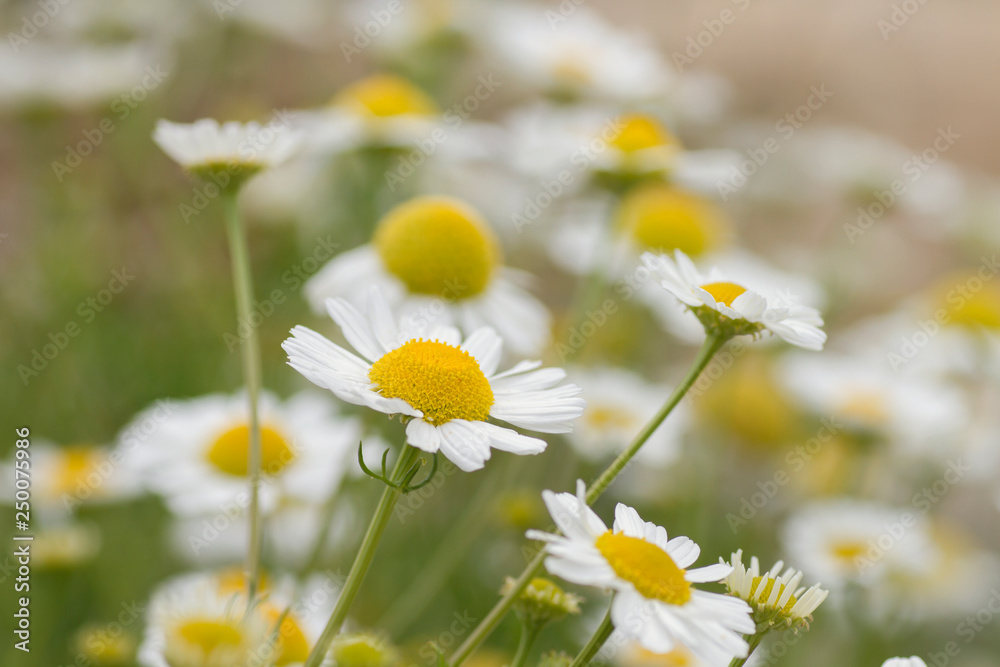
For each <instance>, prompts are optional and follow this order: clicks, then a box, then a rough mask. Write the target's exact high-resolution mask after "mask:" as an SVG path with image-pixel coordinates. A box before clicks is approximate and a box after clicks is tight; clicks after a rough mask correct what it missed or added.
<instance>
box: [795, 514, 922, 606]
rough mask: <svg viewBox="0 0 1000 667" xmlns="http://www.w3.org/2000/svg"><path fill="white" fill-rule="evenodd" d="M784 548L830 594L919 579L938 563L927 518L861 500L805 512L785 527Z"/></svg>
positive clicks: (796, 515)
mask: <svg viewBox="0 0 1000 667" xmlns="http://www.w3.org/2000/svg"><path fill="white" fill-rule="evenodd" d="M782 542H783V544H784V547H785V550H786V551H787V552H788V554H789V555H790V556H791V557H792V558H794V559H795V562H796V563H799V564H801V565H802V569H803V571H804V572H806V574H808V575H809V576H810V577H813V578H815V579H819V580H822V581H823V582H824V583H825V584H828V585H829V586H830V587H831V588H842V587H843V586H845V585H846V584H848V583H850V582H856V583H860V584H862V585H866V586H868V585H873V584H876V583H878V582H880V581H884V580H885V579H886V578H887V577H891V576H900V575H904V576H920V575H921V574H923V573H926V572H928V571H929V569H930V568H931V567H932V566H933V564H934V562H935V560H936V559H935V555H934V554H935V547H934V545H933V543H932V541H931V539H930V535H929V532H928V524H927V521H925V520H924V517H922V516H919V515H917V514H916V513H915V512H913V511H908V510H905V509H894V508H891V507H884V506H881V505H877V504H874V503H866V502H863V501H859V500H848V499H841V500H830V501H824V502H820V503H814V504H812V505H807V506H806V507H803V508H802V509H801V510H799V511H798V512H797V513H796V514H794V515H793V516H792V517H791V518H790V519H789V520H788V522H787V523H786V524H785V526H784V529H783V531H782Z"/></svg>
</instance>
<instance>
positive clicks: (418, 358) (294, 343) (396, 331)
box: [282, 289, 584, 471]
mask: <svg viewBox="0 0 1000 667" xmlns="http://www.w3.org/2000/svg"><path fill="white" fill-rule="evenodd" d="M327 308H328V310H329V312H330V315H331V317H332V318H333V319H334V321H335V322H336V323H337V324H338V325H339V326H340V328H341V330H342V331H343V334H344V337H345V338H346V339H347V341H348V342H349V343H350V344H351V346H352V347H353V348H354V349H355V350H357V352H358V354H360V355H361V356H360V357H359V356H356V355H354V354H352V353H350V352H348V351H347V350H345V349H344V348H342V347H340V346H339V345H335V344H334V343H332V342H330V341H329V340H327V339H326V338H324V337H323V336H321V335H319V334H318V333H316V332H314V331H312V330H310V329H307V328H306V327H301V326H299V327H295V328H294V329H292V337H291V338H289V339H288V340H286V341H285V342H284V344H283V345H282V347H284V349H285V351H286V352H287V353H288V363H289V365H291V366H292V367H293V368H295V369H296V370H297V371H299V372H300V373H302V375H304V376H305V377H306V378H307V379H308V380H310V381H311V382H313V383H314V384H316V385H318V386H320V387H323V388H325V389H329V390H330V391H332V392H333V393H334V394H335V395H336V396H337V397H339V398H340V399H341V400H344V401H347V402H348V403H354V404H356V405H364V406H367V407H370V408H372V409H373V410H377V411H379V412H384V413H386V414H390V415H395V414H399V415H403V416H404V417H407V418H409V422H408V424H407V426H406V436H407V441H408V442H409V444H411V445H413V446H414V447H417V448H418V449H422V450H424V451H426V452H437V451H441V452H442V453H443V454H444V455H445V456H447V457H448V459H449V460H451V461H452V462H453V463H455V465H457V466H458V467H459V468H461V469H462V470H465V471H470V470H478V469H479V468H482V467H483V465H484V464H485V462H486V461H487V460H489V458H490V449H491V448H495V449H500V450H502V451H507V452H512V453H515V454H538V453H540V452H542V451H544V450H545V447H546V443H545V441H544V440H540V439H538V438H532V437H528V436H525V435H521V434H520V433H517V432H516V431H513V430H511V429H509V428H504V427H502V426H499V425H497V424H494V423H491V422H489V421H487V420H488V419H489V418H491V417H492V418H494V419H498V420H502V421H505V422H508V423H510V424H513V425H514V426H518V427H521V428H525V429H530V430H533V431H539V432H542V433H568V432H569V431H570V430H571V422H572V420H574V419H576V418H577V417H579V416H580V414H581V413H582V412H583V408H584V401H583V399H581V398H578V394H579V393H580V389H579V387H576V386H575V385H562V386H556V385H557V384H558V383H559V382H560V381H561V380H562V379H563V378H564V377H565V375H566V374H565V372H564V371H562V370H561V369H556V368H549V369H543V370H538V367H539V366H540V365H541V363H540V362H532V361H525V362H521V363H519V364H517V365H516V366H514V367H513V368H511V369H510V370H508V371H504V372H502V373H497V366H498V365H499V363H500V355H501V353H502V342H501V339H500V337H499V336H498V335H497V334H496V332H494V331H493V330H492V329H490V328H488V327H483V328H481V329H477V330H476V331H474V332H473V333H472V334H471V335H469V336H468V337H467V338H466V339H465V340H464V341H462V339H461V335H460V334H459V332H458V330H457V329H454V328H452V327H439V326H435V327H430V326H428V325H427V323H426V322H420V321H416V320H413V319H411V318H405V319H403V320H402V322H401V323H399V324H397V322H396V320H395V319H394V318H393V316H392V313H391V311H390V309H389V305H388V303H387V302H386V301H385V299H384V298H383V297H382V295H381V293H379V292H378V290H377V289H373V290H372V291H371V292H370V293H369V298H368V301H367V308H366V312H365V313H364V314H362V312H360V311H359V310H358V309H357V308H355V307H354V306H353V305H352V304H351V303H349V302H347V301H345V300H344V299H330V300H329V301H328V302H327Z"/></svg>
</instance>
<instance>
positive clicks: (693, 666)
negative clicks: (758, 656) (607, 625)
mask: <svg viewBox="0 0 1000 667" xmlns="http://www.w3.org/2000/svg"><path fill="white" fill-rule="evenodd" d="M616 640H617V638H616V637H615V635H614V634H612V636H611V639H609V640H608V643H609V644H611V643H613V644H614V645H615V646H622V645H623V648H622V650H620V651H616V652H615V656H614V664H615V665H617V666H618V667H720V666H721V665H722V664H724V663H709V662H705V661H704V660H701V659H700V658H698V656H696V655H695V654H694V653H692V652H691V650H690V649H688V648H686V647H684V646H681V645H677V646H676V647H674V649H673V650H671V651H668V652H666V653H660V652H654V651H650V650H649V649H647V648H643V646H642V645H641V644H640V643H639V642H637V641H635V640H628V639H626V638H622V640H621V641H620V642H619V641H616ZM748 664H749V663H748Z"/></svg>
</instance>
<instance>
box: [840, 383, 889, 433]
mask: <svg viewBox="0 0 1000 667" xmlns="http://www.w3.org/2000/svg"><path fill="white" fill-rule="evenodd" d="M839 412H841V413H842V414H843V415H844V416H845V417H849V418H851V419H856V420H858V421H860V422H863V423H865V424H868V425H872V426H877V425H879V424H884V423H885V422H887V421H888V420H889V406H888V405H887V404H886V399H885V396H883V395H882V394H879V393H877V392H874V391H859V392H857V393H856V394H855V395H853V396H851V397H850V398H848V399H847V400H846V401H844V403H843V404H842V405H841V406H840V410H839Z"/></svg>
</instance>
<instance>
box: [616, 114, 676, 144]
mask: <svg viewBox="0 0 1000 667" xmlns="http://www.w3.org/2000/svg"><path fill="white" fill-rule="evenodd" d="M618 123H619V126H620V128H621V129H620V130H619V132H618V134H617V135H615V137H614V138H613V139H612V140H611V142H610V143H611V145H612V146H614V147H615V148H617V149H618V150H620V151H622V152H625V153H634V152H636V151H641V150H645V149H647V148H679V147H680V143H679V142H678V141H677V139H676V138H675V137H674V136H673V135H672V134H670V132H668V131H667V129H666V128H664V127H663V125H661V124H660V121H658V120H657V119H656V118H653V117H652V116H648V115H645V114H627V115H624V116H620V117H619V118H618Z"/></svg>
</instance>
